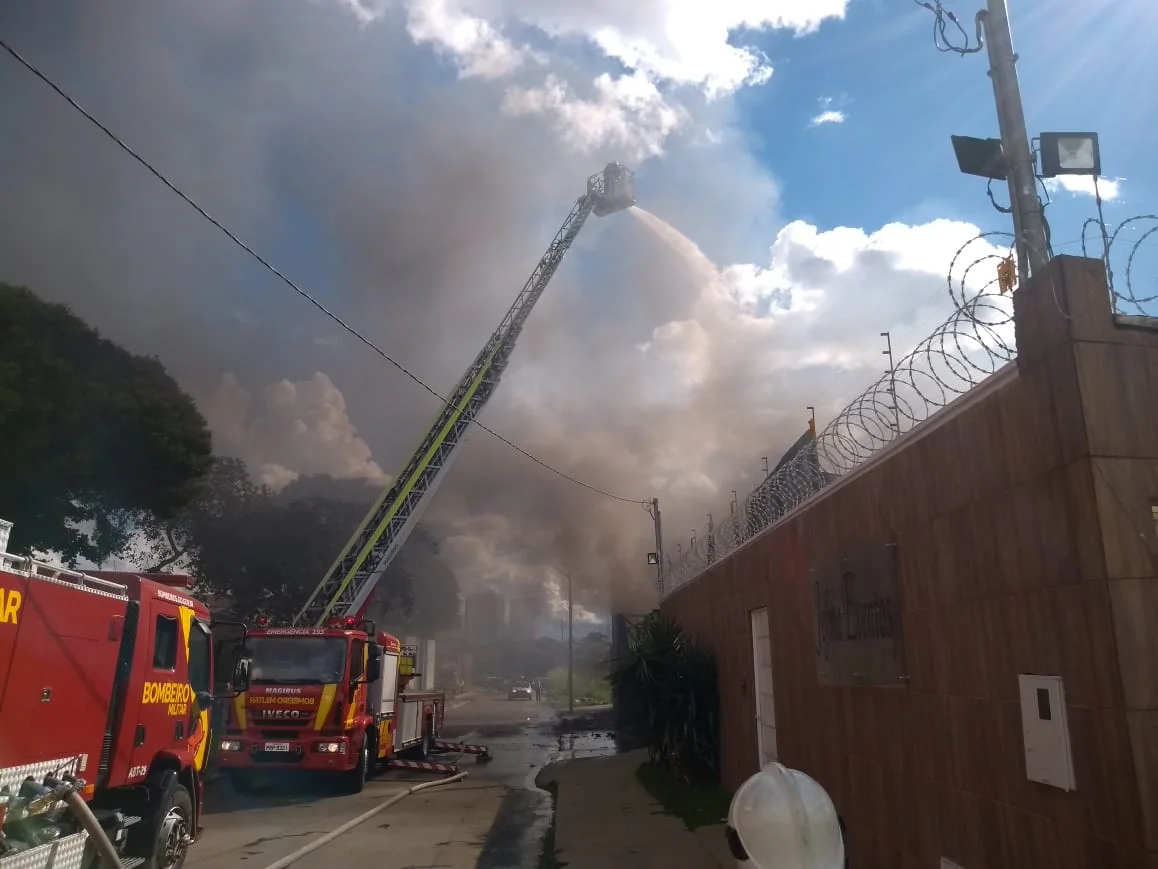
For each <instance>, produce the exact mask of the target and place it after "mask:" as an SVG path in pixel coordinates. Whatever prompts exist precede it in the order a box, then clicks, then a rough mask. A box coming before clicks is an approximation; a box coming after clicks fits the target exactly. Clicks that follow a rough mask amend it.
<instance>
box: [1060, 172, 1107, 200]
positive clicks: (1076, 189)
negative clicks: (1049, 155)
mask: <svg viewBox="0 0 1158 869" xmlns="http://www.w3.org/2000/svg"><path fill="white" fill-rule="evenodd" d="M1125 180H1126V179H1125V178H1099V179H1098V190H1097V192H1098V193H1100V194H1101V196H1102V199H1103V200H1105V201H1106V202H1111V201H1113V200H1115V199H1117V198H1118V197H1119V196H1121V195H1122V182H1123V181H1125ZM1045 188H1046V190H1048V191H1049V192H1050V193H1057V192H1059V191H1062V190H1064V191H1065V192H1066V193H1069V194H1072V195H1074V196H1093V195H1094V178H1093V176H1091V175H1059V176H1057V177H1056V178H1046V179H1045Z"/></svg>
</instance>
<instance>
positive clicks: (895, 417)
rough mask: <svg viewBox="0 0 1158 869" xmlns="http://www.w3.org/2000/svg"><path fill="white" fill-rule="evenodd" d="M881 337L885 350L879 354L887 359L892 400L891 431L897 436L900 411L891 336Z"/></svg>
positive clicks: (899, 427)
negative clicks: (883, 340)
mask: <svg viewBox="0 0 1158 869" xmlns="http://www.w3.org/2000/svg"><path fill="white" fill-rule="evenodd" d="M881 337H882V338H884V339H885V349H884V350H882V351H881V354H882V355H884V356H887V357H889V370H888V372H887V374H888V375H889V396H890V397H891V398H892V399H893V430H894V431H896V433H897V434H898V435H899V434H900V433H901V409H900V408H899V407H898V406H897V369H896V365H894V363H893V336H892V335H891V334H890V333H888V332H881Z"/></svg>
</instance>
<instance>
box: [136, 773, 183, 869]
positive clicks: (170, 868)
mask: <svg viewBox="0 0 1158 869" xmlns="http://www.w3.org/2000/svg"><path fill="white" fill-rule="evenodd" d="M158 815H159V817H160V819H161V823H160V825H159V826H158V828H157V838H156V841H155V843H154V845H153V853H152V854H150V855H149V858H148V860H146V861H145V863H144V864H143V866H142V869H181V867H182V866H183V865H185V857H186V856H187V855H188V853H189V844H190V842H191V841H192V835H193V832H192V831H193V798H192V797H190V796H189V791H187V790H186V789H185V787H184V786H183V785H179V784H173V785H172V786H171V787H169V788H168V789H167V790H166V792H165V796H164V797H163V803H162V805H160V806H158Z"/></svg>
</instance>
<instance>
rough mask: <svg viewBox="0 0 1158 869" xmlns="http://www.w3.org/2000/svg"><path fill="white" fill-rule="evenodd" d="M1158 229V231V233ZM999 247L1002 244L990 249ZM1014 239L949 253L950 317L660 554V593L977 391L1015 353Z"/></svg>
mask: <svg viewBox="0 0 1158 869" xmlns="http://www.w3.org/2000/svg"><path fill="white" fill-rule="evenodd" d="M1156 229H1158V227H1156ZM998 240H1000V241H1001V243H1002V244H1001V246H1000V247H998V246H997V245H996V244H995V242H996V241H998ZM1012 241H1013V236H1012V234H1010V233H1007V232H987V233H982V234H980V235H978V236H975V237H974V238H972V239H970V240H969V241H967V242H966V243H965V244H963V245H962V246H961V247H960V249H958V251H957V252H956V254H955V255H954V256H953V259H952V261H951V263H950V266H949V272H948V276H947V282H948V289H949V297H950V299H951V300H952V301H953V313H952V314H950V315H949V317H948V318H947V319H945V320H944V321H943V322H942V323H941V324H940V325H939V326H938V327H937V328H936V329H934V330H933V332H932V333H931V334H929V335H928V336H927V337H926V338H925V339H924V340H922V341H920V342H919V343H918V344H917V345H916V347H914V348H913V349H912V350H911V351H909V353H908V354H906V355H905V356H904V357H903V358H901V359H900V360H899V361H897V362H896V363H895V364H894V365H893V368H892V370H891V371H888V372H886V373H884V374H883V375H882V376H881V377H880V378H878V379H877V380H876V381H875V382H874V383H872V384H871V385H870V386H869V387H868V388H867V389H866V390H865V391H864V392H862V393H861V394H860V395H858V396H857V397H856V398H855V399H853V400H852V401H851V402H849V403H848V405H846V406H845V408H844V409H843V410H842V411H840V413H838V414H837V415H836V417H835V418H833V420H832V421H831V422H829V423H828V425H827V426H825V427H824V429H823V430H822V431H820V432H819V433H818V434H817V435H816V437H815V438H811V437H809V438H806V439H802V440H803V445H802V446H801V447H800V448H799V449H797V450H796V452H794V453H793V452H790V453H789V454H788V455H786V456H785V457H784V458H783V459H781V462H780V464H779V465H777V467H776V468H774V469H773V470H772V471H771V473H769V474H768V476H767V478H766V479H765V480H763V481H762V482H761V483H760V484H759V485H758V486H757V487H756V488H755V489H753V490H752V492H751V493H749V495H748V496H747V497H746V498H744V499H743V500H742V501H741V500H740V499H739V498H736V499H735V500H734V501H733V502H732V504H731V506H730V508H729V512H728V514H727V516H726V518H724V519H723V520H722V521H721V522H720V523H719V524H718V525H712V524H711V522H710V523H709V528H708V531H707V533H706V534H705V535H703V536H699V535H698V534H696V535H693V537H692V538H691V540H690V541H689V542H688V544H687V545H686V546H685V545H684V544H682V543H680V544H677V546H676V557H675V558H674V559H673V558H671V557H670V555H665V556H664V557H665V559H666V560H665V568H666V569H665V571H664V589H663V591H664V593H665V594H669V593H671V592H672V591H674V590H675V589H676V588H678V587H679V586H681V585H683V584H684V583H686V582H688V581H689V580H691V579H694V578H695V577H696V576H698V575H699V574H700V573H702V572H703V571H704V570H706V569H707V568H708V567H709V566H710V565H711V564H712V563H713V562H715V561H718V560H719V559H721V558H724V557H725V556H727V555H728V554H729V553H731V552H732V551H734V550H735V549H737V548H739V547H740V546H742V545H743V544H744V543H746V542H747V541H748V540H750V539H752V538H753V537H755V536H756V535H757V534H759V533H760V532H761V531H763V530H764V529H766V528H768V527H769V526H771V525H774V524H775V523H776V522H778V521H780V520H781V519H782V518H784V516H786V515H787V514H788V513H790V512H791V511H792V510H794V509H795V508H796V507H798V506H799V505H800V504H802V503H804V502H805V501H806V500H808V499H809V498H811V497H812V496H813V495H815V494H816V493H817V492H819V491H821V490H822V489H824V488H825V487H826V486H828V485H829V484H831V483H832V482H834V481H836V480H838V479H840V478H841V477H842V476H844V475H845V474H847V473H849V472H850V471H852V470H854V469H855V468H857V467H858V466H860V465H861V464H863V463H864V462H866V461H867V460H868V459H870V458H871V457H872V456H873V455H875V454H876V453H877V452H879V451H880V450H881V449H882V448H883V447H885V446H886V445H888V444H889V443H891V442H892V441H893V440H895V439H896V438H897V437H899V436H900V435H901V434H904V433H905V432H908V431H911V430H912V429H913V428H915V427H916V426H917V425H919V424H920V423H922V422H924V421H925V420H926V419H928V418H929V417H930V416H932V415H933V414H934V413H935V412H936V411H938V410H940V409H941V408H943V407H945V406H946V405H947V404H949V403H950V402H951V401H953V400H954V399H955V398H957V397H958V396H960V395H963V394H964V393H966V392H968V391H969V390H970V389H972V388H973V387H974V386H977V385H978V384H979V383H981V382H982V381H983V380H985V379H986V378H987V377H989V376H990V375H991V374H993V373H994V372H996V371H997V370H998V369H999V368H1001V367H1002V366H1004V365H1005V364H1006V363H1007V362H1009V361H1011V360H1012V359H1014V358H1015V357H1016V355H1017V350H1016V346H1015V344H1014V335H1013V299H1012V297H1011V296H1009V295H1006V294H1003V293H1002V292H1001V290H1000V287H999V286H998V278H997V271H998V270H997V265H998V263H999V262H1000V261H1001V260H1003V259H1005V258H1006V257H1007V256H1009V255H1010V253H1009V250H1010V247H1011V246H1012Z"/></svg>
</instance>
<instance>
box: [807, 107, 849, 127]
mask: <svg viewBox="0 0 1158 869" xmlns="http://www.w3.org/2000/svg"><path fill="white" fill-rule="evenodd" d="M845 117H846V116H845V114H844V112H837V111H834V110H832V109H829V110H828V111H824V112H821V113H820V114H818V115H813V117H812V120H811V121H809V122H808V126H810V127H820V126H823V125H824V124H843V123H844V120H845Z"/></svg>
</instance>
